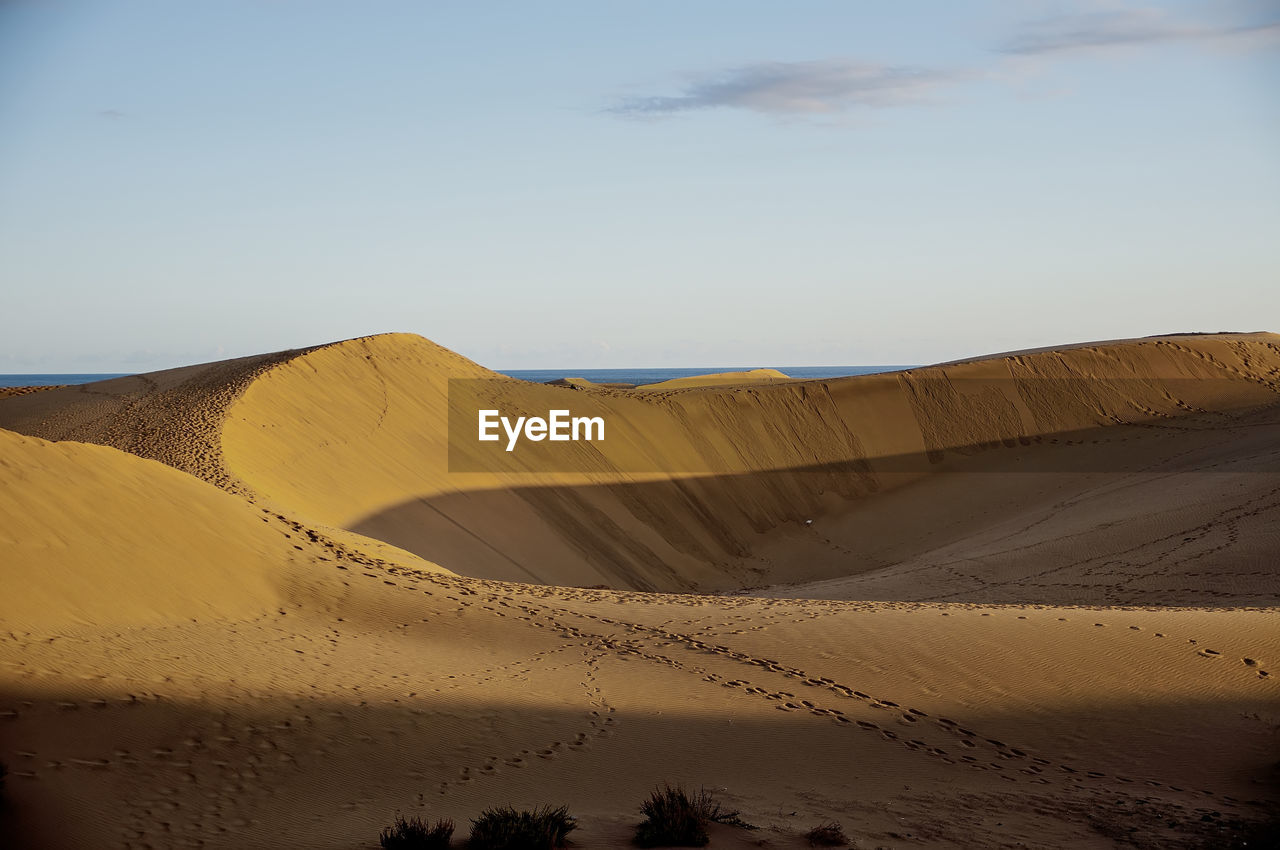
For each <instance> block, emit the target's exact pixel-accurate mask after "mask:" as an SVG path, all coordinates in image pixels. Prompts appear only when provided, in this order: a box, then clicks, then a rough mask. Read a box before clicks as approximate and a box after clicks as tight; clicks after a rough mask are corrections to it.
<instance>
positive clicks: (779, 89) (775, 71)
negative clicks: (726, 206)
mask: <svg viewBox="0 0 1280 850" xmlns="http://www.w3.org/2000/svg"><path fill="white" fill-rule="evenodd" d="M963 76H965V75H964V74H963V73H962V72H959V71H942V70H934V69H928V68H912V67H901V66H889V65H878V64H873V63H867V62H856V61H854V60H851V59H824V60H817V61H812V62H760V63H756V64H753V65H743V66H740V67H737V68H731V69H729V70H726V71H722V72H719V73H716V74H709V75H700V76H696V77H694V78H693V79H692V80H691V82H690V83H689V85H688V86H686V87H685V89H684V91H682V92H681V93H680V94H677V95H673V96H659V97H631V98H626V99H624V100H622V102H621V103H619V104H618V105H617V106H615V107H614V108H613V109H611V110H610V111H612V112H616V113H621V114H625V115H637V116H644V115H652V116H658V115H670V114H673V113H677V112H691V111H695V110H702V109H717V108H731V109H746V110H750V111H752V112H764V113H773V114H781V115H814V114H828V113H835V112H842V111H845V110H847V109H849V108H851V107H857V106H869V107H885V106H902V105H905V104H910V103H918V102H920V101H922V100H925V99H926V98H927V96H928V95H929V94H930V93H931V92H932V91H933V90H935V89H937V88H940V87H942V86H944V85H946V84H949V83H952V82H956V81H958V80H959V79H960V78H961V77H963Z"/></svg>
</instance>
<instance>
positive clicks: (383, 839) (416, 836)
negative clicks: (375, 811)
mask: <svg viewBox="0 0 1280 850" xmlns="http://www.w3.org/2000/svg"><path fill="white" fill-rule="evenodd" d="M452 836H453V821H451V820H438V821H436V823H435V826H427V824H426V822H425V821H423V820H422V819H421V818H409V819H408V820H405V819H404V818H402V817H400V815H396V822H395V823H393V824H392V825H391V826H388V827H386V828H384V829H383V830H382V834H381V835H380V836H379V837H378V840H379V842H380V843H381V844H382V847H383V850H445V848H447V847H448V846H449V839H450V838H451V837H452Z"/></svg>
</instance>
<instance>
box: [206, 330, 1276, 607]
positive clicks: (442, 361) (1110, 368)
mask: <svg viewBox="0 0 1280 850" xmlns="http://www.w3.org/2000/svg"><path fill="white" fill-rule="evenodd" d="M1278 352H1280V348H1278V347H1277V344H1276V340H1275V337H1273V336H1270V335H1250V336H1246V337H1233V338H1229V339H1218V338H1198V337H1189V338H1185V339H1181V338H1178V339H1155V340H1145V341H1144V340H1139V341H1133V342H1129V343H1121V344H1116V345H1109V346H1103V347H1099V348H1094V347H1082V348H1080V349H1077V350H1074V351H1072V352H1070V353H1069V354H1067V355H1064V354H1060V353H1055V352H1045V353H1040V354H1034V355H1018V356H1014V357H1009V358H1003V359H998V360H987V361H980V362H975V363H968V364H961V365H958V366H954V367H936V368H926V369H919V370H911V371H908V372H904V373H898V374H893V375H883V376H882V375H869V376H860V377H856V378H848V379H840V380H824V381H789V382H781V383H776V384H768V385H762V386H753V387H749V388H748V387H730V388H719V387H693V388H687V389H677V390H671V391H666V392H652V393H645V394H635V393H628V392H621V391H610V390H604V389H592V388H583V389H579V390H567V389H564V388H557V387H547V386H539V385H531V384H526V383H523V382H517V381H510V380H505V379H502V378H501V377H499V376H495V375H492V373H486V372H485V371H484V370H481V369H480V368H479V367H477V366H475V365H474V364H471V363H470V362H469V361H465V360H462V359H461V358H457V356H456V355H452V353H451V352H448V353H447V352H445V350H444V349H440V348H439V347H438V346H435V345H434V344H432V343H429V342H427V341H425V340H421V339H418V338H414V337H407V336H384V337H374V338H369V339H366V340H358V341H353V342H351V343H345V344H342V345H339V346H330V347H327V348H324V349H321V350H319V351H317V352H315V353H314V354H309V355H306V356H304V357H301V358H299V359H298V360H296V361H293V362H291V363H289V364H286V365H284V366H282V367H281V368H279V369H276V370H273V371H272V372H271V373H269V374H267V375H265V376H264V377H263V378H262V379H261V380H259V381H257V382H255V384H254V385H253V386H251V387H250V388H249V390H247V391H246V392H245V393H244V394H243V395H242V396H241V397H240V398H239V400H238V401H237V402H236V403H235V405H233V407H232V408H231V410H230V411H229V415H228V419H227V423H226V425H225V427H224V451H225V453H226V456H227V458H228V460H227V463H228V466H229V467H230V468H231V469H233V470H234V471H235V474H236V475H237V476H238V477H239V478H241V479H243V480H245V481H248V482H252V486H253V487H254V488H255V489H256V490H257V491H259V492H261V493H263V494H266V495H268V496H269V497H270V498H271V499H273V500H275V501H277V502H279V503H280V504H284V505H289V506H291V508H292V509H294V510H297V511H299V512H302V513H303V514H305V515H307V516H309V517H312V518H314V519H315V520H316V521H318V522H322V523H324V524H327V525H331V526H339V527H346V528H352V529H354V530H356V531H359V532H360V533H363V534H366V535H368V536H372V537H375V538H378V539H382V540H387V541H389V542H392V543H394V544H396V545H398V546H401V547H402V548H406V549H408V550H410V551H413V552H416V553H417V554H419V555H421V556H423V557H426V558H428V559H429V560H433V561H436V562H439V563H443V564H445V565H448V564H449V563H457V564H466V567H465V568H464V567H459V569H462V570H463V571H466V572H470V573H471V574H473V575H478V576H483V577H491V578H501V579H512V580H521V581H527V580H535V581H540V582H546V583H551V584H579V585H592V584H601V583H603V584H607V585H610V586H615V587H622V588H633V589H641V590H693V589H699V588H701V589H711V590H727V589H733V588H735V587H742V586H755V585H763V584H774V583H777V582H779V581H800V580H808V579H816V578H818V577H819V576H818V575H816V574H813V573H808V574H806V573H803V572H794V571H790V570H781V569H778V568H777V567H776V566H775V564H776V559H774V558H771V557H770V556H769V555H767V554H765V553H764V550H765V549H767V548H768V547H767V543H768V541H767V540H766V538H767V537H768V536H769V535H770V534H773V533H775V532H776V533H778V534H781V535H783V536H788V535H789V532H790V531H794V530H795V529H796V528H797V527H799V526H800V525H801V524H802V523H804V522H805V521H806V520H811V519H815V518H819V519H820V518H822V517H825V516H834V515H841V514H843V513H846V512H847V511H848V510H849V508H850V506H851V505H852V504H854V503H857V502H859V501H862V500H865V499H866V498H867V497H868V496H871V495H879V494H883V493H885V492H887V491H889V490H893V489H896V488H899V487H902V486H907V485H910V484H913V483H918V481H919V480H920V479H921V478H926V477H929V478H937V475H936V473H937V472H939V471H940V470H944V469H951V468H954V464H957V463H958V464H967V466H965V467H964V468H966V469H969V470H970V471H982V470H983V469H986V468H990V469H991V470H994V471H1002V470H1007V463H1006V459H1005V458H1003V457H1001V449H1004V448H1008V447H1010V446H1012V447H1015V448H1016V447H1018V446H1020V444H1021V443H1024V442H1028V441H1035V442H1037V443H1040V444H1041V445H1039V446H1036V447H1035V448H1037V449H1038V450H1039V451H1040V457H1041V458H1044V457H1046V456H1047V455H1048V454H1049V453H1050V452H1052V451H1054V450H1057V451H1058V454H1057V455H1056V457H1058V458H1067V461H1066V462H1067V463H1068V464H1070V463H1073V462H1075V461H1074V460H1072V459H1071V458H1074V457H1083V458H1086V459H1087V458H1090V457H1097V458H1098V460H1097V461H1096V462H1097V463H1100V464H1103V465H1105V464H1106V463H1110V462H1113V461H1112V460H1109V459H1108V458H1107V457H1106V456H1105V455H1101V454H1099V453H1098V452H1097V451H1094V452H1092V454H1091V453H1090V450H1089V449H1088V448H1082V446H1083V445H1084V444H1092V443H1100V442H1105V441H1106V440H1111V441H1112V443H1113V445H1112V452H1113V456H1117V457H1118V456H1119V455H1118V450H1120V449H1122V450H1123V451H1124V452H1130V448H1129V445H1130V444H1132V445H1139V444H1141V445H1140V448H1139V450H1138V451H1139V456H1140V453H1141V452H1149V453H1150V454H1151V462H1152V463H1155V462H1157V460H1158V459H1159V458H1160V457H1162V456H1165V455H1166V454H1177V453H1179V452H1180V451H1181V450H1182V449H1184V448H1185V446H1184V445H1182V443H1180V442H1178V441H1176V440H1174V441H1171V442H1164V441H1165V439H1166V438H1168V437H1171V436H1174V437H1176V436H1179V435H1178V434H1177V433H1175V429H1176V428H1197V427H1209V428H1212V427H1215V423H1214V422H1201V421H1200V420H1199V419H1197V418H1196V417H1202V418H1203V417H1206V416H1207V417H1210V418H1211V419H1214V418H1215V417H1216V418H1218V419H1220V418H1221V417H1222V416H1229V417H1235V416H1244V415H1247V414H1248V411H1250V410H1252V409H1254V408H1258V407H1266V406H1268V405H1271V404H1273V403H1274V402H1275V400H1276V398H1277V393H1276V390H1277V387H1278V386H1280V384H1277V378H1276V368H1277V365H1280V354H1278ZM320 376H323V377H320ZM476 377H488V378H491V379H492V392H494V393H495V394H496V395H495V399H496V400H495V401H494V403H495V404H499V405H508V406H511V407H514V408H516V409H519V410H526V411H539V410H542V411H545V410H547V409H548V408H551V407H556V406H560V405H572V406H573V407H574V409H575V411H578V410H581V411H583V412H585V413H587V414H600V415H602V416H604V417H606V418H607V419H609V420H610V421H613V422H619V423H625V424H626V425H627V426H629V428H630V430H629V431H628V432H627V433H626V434H624V435H622V436H621V438H619V439H617V440H615V441H613V442H610V441H606V442H605V443H604V444H603V445H602V446H601V447H599V448H598V449H595V448H593V450H592V451H591V453H590V455H589V456H587V457H585V459H584V461H583V463H582V465H581V466H580V468H578V469H577V470H575V471H574V472H544V471H539V470H536V469H534V470H517V471H516V472H515V473H512V474H504V473H483V472H478V473H467V474H465V475H459V474H451V473H449V471H448V463H447V458H448V445H447V403H448V381H449V380H450V379H464V380H466V379H473V378H476ZM1173 383H1179V384H1180V386H1181V389H1182V390H1190V391H1192V392H1198V393H1200V396H1201V397H1196V398H1182V397H1179V396H1175V395H1174V394H1172V393H1171V392H1170V391H1169V386H1170V385H1171V384H1173ZM1042 390H1043V391H1042ZM1179 421H1182V422H1185V423H1187V424H1183V425H1177V424H1176V423H1177V422H1179ZM1219 424H1220V423H1219ZM1126 425H1130V426H1133V427H1132V428H1130V430H1129V432H1125V433H1122V432H1120V431H1117V430H1115V429H1117V428H1120V427H1122V426H1126ZM1155 426H1162V427H1159V428H1158V427H1155ZM1095 432H1096V433H1095ZM1102 434H1106V435H1109V436H1100V435H1102ZM1201 436H1202V437H1203V436H1206V435H1201ZM1189 437H1190V438H1194V437H1195V435H1194V434H1190V435H1189ZM1206 438H1207V439H1212V438H1211V437H1206ZM1055 439H1058V440H1059V442H1060V443H1061V445H1058V446H1056V447H1054V446H1049V445H1044V443H1046V442H1050V443H1051V442H1052V441H1053V440H1055ZM1122 441H1123V443H1124V445H1121V442H1122ZM1144 441H1145V442H1144ZM1183 442H1186V441H1183ZM1067 443H1072V444H1074V445H1067ZM1103 450H1105V447H1104V449H1103ZM1067 453H1071V454H1070V455H1068V454H1067ZM1162 453H1163V454H1162ZM940 461H946V462H942V463H940ZM1045 462H1049V461H1045ZM1058 462H1059V464H1061V463H1062V461H1061V460H1059V461H1058ZM1085 462H1086V463H1087V462H1088V460H1086V461H1085ZM949 464H951V465H949ZM1002 464H1005V465H1004V466H1002ZM664 465H666V467H667V468H673V469H674V471H668V469H667V468H664ZM1050 468H1052V467H1050ZM1058 468H1059V470H1060V469H1061V466H1059V467H1058ZM687 470H696V472H692V471H687ZM1028 480H1029V479H1028ZM785 545H786V546H787V547H789V552H790V555H791V557H790V558H789V560H790V561H791V562H793V563H794V562H796V561H802V560H805V559H806V558H808V559H810V560H813V561H814V562H815V563H816V562H817V561H820V560H825V561H830V560H831V557H830V545H829V544H828V543H826V542H824V541H820V540H809V539H806V538H803V537H796V536H795V535H789V539H788V540H787V542H786V544H785ZM833 545H836V546H844V547H845V548H846V549H849V548H850V546H849V545H848V544H847V543H845V542H843V541H839V540H837V541H835V543H834V544H833ZM845 560H846V563H845V565H844V566H837V567H833V568H834V569H836V572H837V574H839V575H845V574H848V573H849V572H850V570H849V569H848V568H847V561H848V559H845ZM547 564H555V565H556V567H555V572H548V571H547V567H546V566H545V565H547Z"/></svg>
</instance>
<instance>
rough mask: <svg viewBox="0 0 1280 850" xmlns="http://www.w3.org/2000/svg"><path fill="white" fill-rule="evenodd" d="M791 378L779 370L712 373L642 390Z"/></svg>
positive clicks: (675, 380) (649, 385) (750, 382)
mask: <svg viewBox="0 0 1280 850" xmlns="http://www.w3.org/2000/svg"><path fill="white" fill-rule="evenodd" d="M787 380H790V378H788V377H787V375H786V374H785V373H783V372H779V371H778V370H777V369H751V370H749V371H746V372H712V373H711V374H709V375H691V376H689V377H688V378H672V379H671V380H669V381H658V382H657V383H656V384H642V385H641V386H640V387H638V389H642V390H679V389H688V388H689V387H718V386H724V385H726V384H752V383H771V382H773V381H787Z"/></svg>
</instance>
